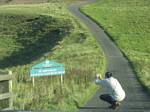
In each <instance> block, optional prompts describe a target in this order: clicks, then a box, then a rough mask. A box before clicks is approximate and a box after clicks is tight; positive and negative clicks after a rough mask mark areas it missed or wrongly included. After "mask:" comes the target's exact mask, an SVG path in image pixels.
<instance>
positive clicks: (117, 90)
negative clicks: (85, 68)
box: [96, 77, 125, 101]
mask: <svg viewBox="0 0 150 112" xmlns="http://www.w3.org/2000/svg"><path fill="white" fill-rule="evenodd" d="M96 83H97V84H100V85H102V86H103V87H105V88H106V89H107V91H108V93H109V94H110V95H111V96H112V97H113V99H114V100H116V101H122V100H123V99H124V98H125V92H124V90H123V89H122V87H121V85H120V83H119V81H118V80H117V79H115V78H114V77H110V78H106V79H103V80H97V81H96Z"/></svg>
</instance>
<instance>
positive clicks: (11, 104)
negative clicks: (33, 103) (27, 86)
mask: <svg viewBox="0 0 150 112" xmlns="http://www.w3.org/2000/svg"><path fill="white" fill-rule="evenodd" d="M8 74H9V75H12V71H9V72H8ZM9 93H10V94H11V97H10V98H9V108H11V109H12V108H13V99H12V79H11V80H9Z"/></svg>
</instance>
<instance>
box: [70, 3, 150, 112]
mask: <svg viewBox="0 0 150 112" xmlns="http://www.w3.org/2000/svg"><path fill="white" fill-rule="evenodd" d="M95 1H96V0H86V1H84V2H77V3H75V4H72V5H70V6H69V10H70V12H71V13H72V14H73V15H75V16H76V17H77V18H79V19H80V20H81V21H82V22H83V23H84V24H85V25H86V26H87V27H88V28H89V30H90V31H91V32H92V34H93V36H94V37H96V39H97V41H98V42H99V43H100V45H101V46H102V48H103V50H104V53H105V55H106V57H107V61H108V71H111V72H113V76H114V77H116V78H117V79H118V80H119V82H120V83H121V84H122V86H123V88H124V90H125V92H126V99H125V101H123V102H122V105H121V106H120V108H118V109H117V110H111V109H108V106H109V105H108V104H107V103H105V102H103V101H101V100H100V99H99V96H100V94H102V93H103V90H98V91H97V92H96V93H95V94H94V95H93V97H92V98H91V99H90V100H89V101H88V102H87V104H86V105H85V106H83V107H80V106H79V107H78V108H79V112H150V95H148V94H147V93H146V92H145V91H144V89H143V88H142V86H141V85H140V83H139V82H138V81H137V79H136V75H135V74H134V72H133V70H132V68H131V66H130V64H129V62H128V60H127V59H126V58H125V57H124V56H123V54H122V53H121V51H120V50H119V49H118V48H117V46H116V45H115V44H114V43H113V42H112V41H111V40H110V38H109V37H108V35H107V34H106V33H105V32H104V30H103V29H102V28H100V27H99V26H98V25H97V24H96V23H95V22H94V21H92V19H90V18H89V17H87V16H86V15H84V14H83V13H82V12H80V10H79V8H80V7H81V6H84V5H85V4H89V3H92V2H95Z"/></svg>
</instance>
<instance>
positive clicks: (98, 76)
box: [95, 74, 104, 85]
mask: <svg viewBox="0 0 150 112" xmlns="http://www.w3.org/2000/svg"><path fill="white" fill-rule="evenodd" d="M103 82H104V80H103V79H102V76H101V74H97V75H96V79H95V84H97V85H100V84H103Z"/></svg>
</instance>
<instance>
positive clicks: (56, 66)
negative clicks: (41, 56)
mask: <svg viewBox="0 0 150 112" xmlns="http://www.w3.org/2000/svg"><path fill="white" fill-rule="evenodd" d="M64 74H65V67H64V65H63V64H60V63H57V62H55V61H49V60H46V61H43V62H41V63H39V64H37V65H34V66H33V67H32V68H31V70H30V76H31V77H32V83H33V86H34V85H35V79H34V78H35V77H40V76H58V75H59V76H61V84H62V83H63V75H64Z"/></svg>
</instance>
